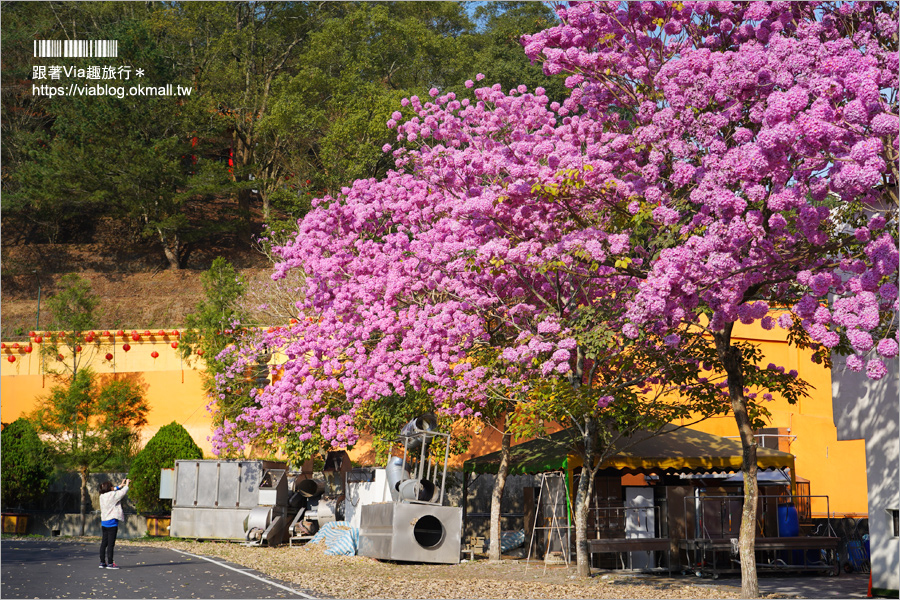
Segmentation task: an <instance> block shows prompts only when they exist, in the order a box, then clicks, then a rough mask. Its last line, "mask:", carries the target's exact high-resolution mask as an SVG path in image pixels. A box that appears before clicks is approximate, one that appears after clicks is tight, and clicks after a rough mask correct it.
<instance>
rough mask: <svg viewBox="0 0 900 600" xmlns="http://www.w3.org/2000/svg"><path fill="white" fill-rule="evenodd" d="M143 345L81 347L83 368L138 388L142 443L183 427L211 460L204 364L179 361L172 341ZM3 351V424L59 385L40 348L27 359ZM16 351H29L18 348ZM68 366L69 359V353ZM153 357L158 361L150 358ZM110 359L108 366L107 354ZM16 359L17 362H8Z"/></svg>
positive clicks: (146, 339)
mask: <svg viewBox="0 0 900 600" xmlns="http://www.w3.org/2000/svg"><path fill="white" fill-rule="evenodd" d="M141 338H142V339H141V341H137V342H136V341H133V340H132V339H131V338H130V337H129V338H128V339H127V340H123V338H121V337H119V338H116V339H115V342H114V343H111V342H110V341H109V338H101V339H102V340H103V341H102V342H101V343H100V344H99V345H94V344H85V349H84V355H83V358H82V361H83V362H82V363H81V364H87V363H90V366H91V369H93V370H94V372H96V373H97V374H99V375H100V376H101V377H119V378H129V379H133V380H135V381H136V382H137V383H139V384H140V385H141V386H142V387H143V388H144V391H145V397H146V398H147V400H148V403H149V404H150V412H149V414H148V415H147V420H148V425H147V427H145V428H144V429H143V430H142V432H141V437H142V443H146V442H147V440H149V439H150V438H151V437H153V435H154V434H155V433H156V432H157V431H158V430H159V428H160V427H162V426H164V425H168V424H169V423H171V422H172V421H176V422H178V423H181V425H183V426H184V427H185V429H187V430H188V432H189V433H190V434H191V437H193V438H194V441H195V442H196V443H197V445H198V446H200V448H202V449H203V452H204V454H207V455H210V456H211V455H212V446H211V445H210V443H209V440H207V437H208V436H210V435H211V434H212V420H211V419H210V416H209V413H208V412H207V411H206V403H207V399H206V394H205V393H204V391H203V384H202V380H201V378H200V373H201V369H202V367H203V364H202V360H199V359H197V358H192V359H189V360H188V361H182V360H181V358H180V356H179V354H178V352H177V351H176V350H175V349H174V348H172V346H171V344H172V342H177V340H178V338H177V337H176V336H174V335H166V336H159V335H154V336H141ZM125 341H127V343H128V344H129V345H130V346H131V349H130V350H129V351H128V352H125V351H123V350H122V344H123V342H125ZM4 343H5V345H6V348H5V349H3V350H0V357H2V358H0V382H2V385H0V397H2V400H0V420H2V422H3V423H10V422H12V421H15V420H16V419H17V418H19V417H20V416H23V415H26V414H27V413H29V412H31V411H32V410H34V407H35V399H36V398H38V397H40V396H43V395H47V394H48V393H49V392H50V389H51V388H52V387H53V386H54V385H56V384H57V381H56V380H55V378H54V377H53V375H51V374H48V373H47V370H58V369H59V365H58V364H56V361H52V360H51V361H49V362H46V363H45V362H44V360H45V359H44V358H42V357H41V353H40V349H39V346H40V344H34V345H33V350H32V352H31V353H26V352H25V351H24V350H23V349H22V348H19V349H12V348H11V347H10V346H11V342H4ZM19 344H20V346H28V345H29V344H28V342H25V343H24V344H23V343H22V342H19ZM63 352H64V354H66V355H67V356H66V360H70V359H69V354H68V352H67V351H63ZM151 352H157V353H158V354H159V356H158V357H157V358H153V357H152V356H151ZM107 353H111V354H113V359H112V360H111V361H110V360H106V358H105V357H106V354H107ZM10 356H14V357H15V358H16V361H15V362H12V363H10V362H9V360H8V358H9V357H10Z"/></svg>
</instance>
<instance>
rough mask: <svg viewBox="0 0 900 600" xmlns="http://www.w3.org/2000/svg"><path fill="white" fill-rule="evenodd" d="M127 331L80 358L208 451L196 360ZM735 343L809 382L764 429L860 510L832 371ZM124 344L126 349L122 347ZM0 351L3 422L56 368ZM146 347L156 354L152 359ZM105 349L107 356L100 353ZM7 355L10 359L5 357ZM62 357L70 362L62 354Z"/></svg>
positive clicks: (844, 507)
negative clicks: (779, 435) (130, 385)
mask: <svg viewBox="0 0 900 600" xmlns="http://www.w3.org/2000/svg"><path fill="white" fill-rule="evenodd" d="M130 334H131V332H130V331H129V332H127V335H126V336H124V337H122V336H118V337H116V336H112V337H105V336H101V337H100V338H99V339H100V340H101V343H100V344H99V345H86V347H85V350H84V353H85V354H84V355H83V361H85V362H89V363H90V365H91V368H92V369H93V370H94V371H95V372H97V373H98V374H100V375H102V376H109V377H128V378H132V379H134V380H136V381H137V382H138V383H140V384H141V385H143V386H144V389H145V393H146V398H147V400H148V401H149V404H150V413H149V415H148V421H149V424H148V425H147V427H145V428H144V430H143V431H142V432H141V435H142V440H143V442H146V441H147V440H149V439H150V438H151V437H152V436H153V435H154V434H155V433H156V432H157V431H158V430H159V428H160V427H162V426H163V425H167V424H169V423H171V422H172V421H176V422H178V423H181V424H182V425H183V426H184V427H185V428H186V429H187V430H188V431H189V432H190V434H191V436H192V437H193V438H194V441H195V442H196V443H197V445H199V446H200V447H201V448H202V449H203V451H204V453H205V454H206V455H208V456H212V446H211V444H210V443H209V440H208V437H209V436H211V435H212V420H211V418H210V415H209V413H208V412H207V410H206V404H207V398H206V395H205V393H204V391H203V386H202V380H201V376H200V375H201V370H202V368H203V363H202V360H201V359H200V358H199V357H192V358H191V359H189V360H187V361H183V360H182V359H181V357H180V355H179V353H178V352H177V351H176V350H175V349H174V348H172V346H171V344H172V343H173V342H177V341H178V337H177V335H175V332H172V331H167V332H166V335H159V333H158V332H154V333H153V334H151V335H145V334H144V332H142V335H141V339H140V341H134V340H132V339H131V336H130ZM733 337H734V338H735V339H736V340H738V339H746V340H749V341H752V342H754V343H756V344H759V345H760V347H761V349H762V351H763V354H764V356H765V357H766V358H765V359H764V361H763V366H765V364H766V363H767V362H773V363H775V364H777V365H780V366H783V367H785V369H788V370H790V369H796V370H797V371H798V372H799V374H800V377H802V378H803V379H804V380H806V381H807V382H808V383H809V384H810V386H811V389H810V391H809V392H810V397H809V398H804V399H802V400H800V401H799V402H798V403H797V404H795V405H791V404H789V403H788V402H786V401H785V400H783V399H781V398H779V397H777V396H776V397H775V399H774V400H772V401H771V402H769V403H768V406H767V407H768V409H769V411H770V412H771V413H772V417H771V419H770V423H769V426H770V427H779V428H785V429H788V430H789V434H790V436H791V437H790V438H788V439H789V441H790V445H789V451H790V452H791V453H792V454H794V455H795V456H796V468H797V475H798V476H799V477H802V478H805V479H808V480H809V481H810V492H811V493H812V494H813V495H814V496H815V495H827V496H828V498H829V504H828V507H827V510H829V511H830V512H831V513H832V514H837V515H843V514H855V515H865V514H867V510H868V508H867V496H866V468H865V465H866V461H865V443H864V442H863V441H862V440H854V441H838V440H837V430H836V428H835V426H834V421H833V417H832V406H831V374H830V371H829V370H828V369H825V368H824V367H822V366H821V365H816V364H815V363H813V362H812V361H811V360H810V353H809V352H808V351H803V350H799V349H797V348H795V347H791V346H790V345H789V344H788V343H787V342H786V340H785V338H784V332H783V330H781V329H780V328H776V329H773V330H771V331H766V330H764V329H762V327H760V326H759V325H758V324H753V325H742V324H737V325H736V326H735V330H734V336H733ZM124 343H128V344H129V345H130V346H131V349H130V350H129V351H128V352H125V351H124V350H123V344H124ZM4 345H5V346H6V347H5V348H3V349H0V357H2V358H0V409H2V410H0V420H2V422H3V423H10V422H12V421H14V420H15V419H17V418H18V417H20V416H23V415H25V414H27V413H29V412H31V411H32V410H33V409H34V406H35V399H36V398H37V397H39V396H41V395H46V394H47V393H49V391H50V388H51V387H52V386H53V385H55V383H56V382H55V380H54V378H53V376H52V375H49V374H46V372H47V370H48V369H54V368H58V366H59V365H56V364H54V363H55V361H50V362H49V363H46V364H45V363H43V362H42V361H43V360H44V359H42V358H41V353H40V351H39V344H33V345H32V352H31V353H27V352H25V350H24V348H25V347H27V346H29V344H28V343H27V342H25V343H22V342H19V346H20V347H19V348H12V347H11V346H12V343H11V342H4ZM152 352H157V353H158V356H157V357H156V358H153V356H152V354H151V353H152ZM107 353H109V354H112V355H113V358H112V360H107V359H106V354H107ZM10 356H13V357H15V359H16V360H15V362H9V360H8V358H9V357H10ZM65 360H71V359H70V358H69V357H68V356H67V357H66V358H65ZM693 428H695V429H698V430H700V431H705V432H707V433H712V434H715V435H721V436H737V435H738V431H737V426H736V425H735V424H734V418H733V417H731V416H730V415H729V416H725V417H718V418H713V419H708V420H706V421H704V422H702V423H700V424H698V425H695V426H693ZM499 447H500V435H499V434H498V433H497V432H495V431H494V430H493V429H491V428H489V427H486V428H484V430H483V431H481V432H479V433H478V434H477V435H474V436H473V440H472V445H471V447H470V449H469V452H468V453H466V454H465V455H462V456H458V457H453V458H452V459H451V468H460V467H461V465H462V462H463V461H464V460H465V459H467V458H470V457H472V456H480V455H482V454H486V453H488V452H493V451H495V450H498V449H499ZM350 456H351V458H352V459H353V460H354V461H357V462H358V463H361V464H369V463H370V460H368V459H370V458H371V457H372V453H371V445H370V444H369V443H367V440H366V438H363V439H362V440H361V441H360V443H359V444H357V446H356V447H355V448H354V449H353V450H352V451H351V452H350ZM813 510H814V512H819V513H824V511H825V510H826V508H825V506H824V503H823V502H819V501H817V502H815V503H814V504H813Z"/></svg>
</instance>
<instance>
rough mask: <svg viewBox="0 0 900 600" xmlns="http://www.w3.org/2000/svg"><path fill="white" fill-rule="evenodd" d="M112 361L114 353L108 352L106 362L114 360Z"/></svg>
mask: <svg viewBox="0 0 900 600" xmlns="http://www.w3.org/2000/svg"><path fill="white" fill-rule="evenodd" d="M112 359H113V355H112V352H107V353H106V360H112Z"/></svg>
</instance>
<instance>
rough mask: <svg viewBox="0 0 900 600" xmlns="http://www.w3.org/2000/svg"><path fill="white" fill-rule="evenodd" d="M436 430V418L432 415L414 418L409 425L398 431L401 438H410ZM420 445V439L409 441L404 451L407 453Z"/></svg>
mask: <svg viewBox="0 0 900 600" xmlns="http://www.w3.org/2000/svg"><path fill="white" fill-rule="evenodd" d="M435 429H437V417H435V416H434V415H432V414H424V415H422V416H421V417H416V418H415V419H413V420H412V421H410V422H409V423H407V424H406V425H404V426H403V429H401V430H400V435H401V436H403V437H412V436H414V435H416V434H417V433H425V432H428V431H434V430H435ZM421 444H422V438H413V439H411V440H409V443H408V444H407V446H406V449H407V450H409V451H412V450H415V449H416V448H418V447H419V446H420V445H421Z"/></svg>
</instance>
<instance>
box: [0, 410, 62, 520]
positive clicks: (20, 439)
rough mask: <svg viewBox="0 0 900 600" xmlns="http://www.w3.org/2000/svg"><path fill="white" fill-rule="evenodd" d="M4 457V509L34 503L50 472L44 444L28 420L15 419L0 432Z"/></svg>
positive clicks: (46, 484)
mask: <svg viewBox="0 0 900 600" xmlns="http://www.w3.org/2000/svg"><path fill="white" fill-rule="evenodd" d="M0 454H2V457H3V467H2V468H3V470H2V484H3V485H2V494H3V496H2V501H3V510H9V509H11V508H13V507H21V506H23V505H25V504H28V503H30V502H35V501H37V500H39V499H40V497H41V496H43V495H44V492H45V491H46V490H47V486H48V485H49V484H50V480H51V477H52V475H53V462H52V461H51V459H50V452H49V450H48V449H47V445H46V444H44V442H42V441H41V438H40V437H38V434H37V431H35V428H34V425H32V424H31V422H30V421H29V420H28V419H24V418H21V417H20V418H18V419H16V420H15V421H13V422H12V423H10V424H9V425H7V426H6V427H4V428H3V431H2V433H0Z"/></svg>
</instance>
